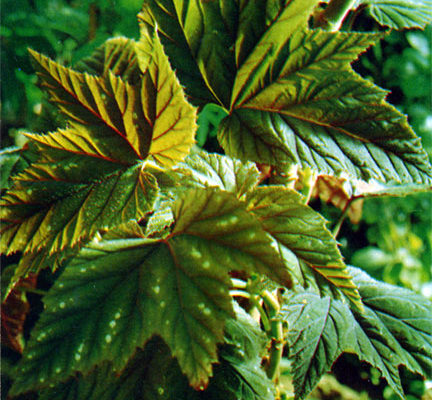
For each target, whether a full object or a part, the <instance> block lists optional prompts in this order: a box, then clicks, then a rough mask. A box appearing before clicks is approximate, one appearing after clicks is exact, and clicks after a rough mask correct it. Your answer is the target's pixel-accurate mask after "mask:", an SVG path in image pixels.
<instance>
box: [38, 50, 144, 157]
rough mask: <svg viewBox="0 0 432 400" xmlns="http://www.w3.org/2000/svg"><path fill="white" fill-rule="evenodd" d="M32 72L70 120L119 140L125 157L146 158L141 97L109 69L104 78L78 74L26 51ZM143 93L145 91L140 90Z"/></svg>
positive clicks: (134, 88) (132, 87)
mask: <svg viewBox="0 0 432 400" xmlns="http://www.w3.org/2000/svg"><path fill="white" fill-rule="evenodd" d="M30 55H31V56H32V59H33V61H34V65H35V68H36V72H37V74H38V77H39V79H40V80H41V85H42V87H45V88H46V89H47V91H48V92H49V94H50V96H51V100H52V101H53V102H54V103H55V104H56V105H57V106H58V108H59V109H60V110H61V111H62V112H63V113H64V114H65V115H66V116H67V117H68V118H70V119H71V120H72V121H76V122H78V123H79V124H82V125H85V126H87V125H89V126H91V127H98V128H99V130H100V131H102V132H103V134H104V135H105V136H108V138H110V139H111V138H112V137H115V138H116V140H117V141H118V142H119V146H120V147H119V150H118V152H119V154H121V155H122V156H123V158H124V159H127V160H134V159H135V160H136V159H144V158H146V156H147V154H148V150H149V146H150V141H151V138H152V132H151V126H150V124H149V123H148V122H147V121H148V120H149V119H150V115H148V107H149V106H150V104H146V103H147V102H146V101H145V98H144V99H142V103H143V104H142V106H141V104H140V101H139V98H140V97H141V98H142V97H143V94H142V93H140V92H139V90H138V87H136V86H131V85H130V84H128V83H126V82H124V81H123V80H122V79H121V78H120V77H118V76H116V75H114V74H113V73H112V72H111V71H110V70H108V74H107V75H106V76H105V77H97V76H92V75H88V74H86V73H79V72H76V71H74V70H72V69H69V68H66V67H64V66H62V65H60V64H58V63H56V62H54V61H52V60H50V59H49V58H47V57H45V56H43V55H41V54H39V53H37V52H35V51H32V50H30ZM144 94H145V93H144Z"/></svg>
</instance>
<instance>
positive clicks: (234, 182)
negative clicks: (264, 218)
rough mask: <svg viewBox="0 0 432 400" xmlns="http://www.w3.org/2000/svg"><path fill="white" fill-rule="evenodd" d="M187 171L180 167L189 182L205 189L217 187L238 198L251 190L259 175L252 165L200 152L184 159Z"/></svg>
mask: <svg viewBox="0 0 432 400" xmlns="http://www.w3.org/2000/svg"><path fill="white" fill-rule="evenodd" d="M184 164H186V166H187V169H183V168H182V166H180V170H181V171H182V172H184V173H185V174H186V175H187V176H189V177H190V178H191V180H193V181H195V182H196V183H197V184H200V185H203V186H205V187H206V186H207V187H218V188H220V189H222V190H226V191H227V192H231V193H235V194H236V195H237V196H238V197H239V198H240V197H242V196H243V195H244V194H245V193H246V192H248V191H249V190H251V189H253V188H254V187H255V186H256V185H257V184H258V182H259V179H260V173H259V171H258V169H257V168H256V166H255V165H254V164H253V163H250V162H247V163H242V162H240V161H239V160H236V159H233V158H231V157H228V156H223V155H220V154H210V153H207V152H205V151H200V152H199V153H197V154H193V155H191V156H189V157H187V158H186V159H185V162H184Z"/></svg>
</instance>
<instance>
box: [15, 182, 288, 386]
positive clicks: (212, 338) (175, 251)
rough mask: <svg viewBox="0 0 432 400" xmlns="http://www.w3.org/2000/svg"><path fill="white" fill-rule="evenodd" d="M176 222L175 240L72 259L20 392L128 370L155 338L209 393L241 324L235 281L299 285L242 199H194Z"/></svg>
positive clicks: (34, 342) (29, 356)
mask: <svg viewBox="0 0 432 400" xmlns="http://www.w3.org/2000/svg"><path fill="white" fill-rule="evenodd" d="M173 214H174V220H175V225H174V227H173V230H172V233H171V235H170V236H168V237H167V238H166V239H163V240H160V241H158V240H149V239H142V238H137V239H118V240H111V241H106V242H100V243H93V244H91V245H90V246H89V247H87V248H84V249H83V250H82V251H81V253H80V254H79V256H78V257H76V258H75V259H73V260H72V262H71V263H70V264H69V265H68V266H67V268H66V269H65V271H64V273H63V274H62V275H61V277H60V278H59V280H58V281H57V282H56V284H55V285H54V287H53V288H52V289H51V291H50V293H49V294H48V295H47V296H46V297H45V304H46V311H45V312H44V313H43V314H42V316H41V319H40V320H39V322H38V324H37V326H36V327H35V329H34V330H33V333H32V339H31V340H30V342H29V344H28V346H27V347H26V351H25V355H24V360H23V361H22V363H21V367H20V372H19V378H18V379H17V380H16V383H15V386H14V388H15V389H14V390H15V392H16V393H17V392H23V391H26V390H29V389H31V388H37V387H43V386H44V382H48V381H53V380H54V381H61V380H64V379H65V378H67V377H68V376H70V375H72V374H73V372H74V371H81V372H84V373H85V372H88V371H90V369H91V368H92V367H93V366H94V365H95V364H98V363H101V362H102V361H106V360H108V361H111V362H112V363H113V365H114V368H115V369H117V370H119V369H122V368H123V367H124V365H125V364H126V363H127V361H128V360H129V359H130V357H131V356H132V355H133V353H134V351H135V348H136V347H143V346H144V344H145V343H146V341H147V340H148V339H150V337H151V336H152V335H154V334H159V335H160V336H161V337H162V338H163V339H164V340H165V341H166V343H167V344H168V346H169V347H170V349H171V353H172V354H173V356H175V357H176V358H177V359H178V362H179V364H180V367H181V369H182V371H183V372H184V373H185V374H186V375H187V377H188V378H189V382H190V384H191V385H192V386H193V387H195V388H199V387H201V386H206V385H207V382H208V379H209V377H210V376H211V374H212V363H214V362H215V361H217V351H216V350H217V348H216V346H217V344H218V343H220V342H221V341H222V339H223V330H224V326H225V320H226V319H227V318H228V317H229V316H231V315H233V311H232V305H231V297H230V295H229V288H230V285H231V281H230V279H229V275H228V272H230V271H231V270H239V271H245V272H248V273H252V272H259V273H265V274H267V275H268V276H270V277H272V278H273V279H275V280H278V281H279V282H280V283H281V284H285V285H289V284H290V276H289V275H288V272H287V270H286V269H285V266H284V264H283V263H282V260H281V259H280V257H279V254H278V253H277V252H276V251H275V250H274V249H273V248H272V247H271V238H270V237H269V236H268V235H267V234H266V233H265V232H264V231H263V230H262V228H261V226H260V223H259V222H258V221H257V220H256V219H255V218H254V217H253V216H252V215H250V214H248V213H247V212H246V209H245V206H244V204H243V203H241V202H239V201H238V200H237V199H236V198H235V197H234V196H233V195H231V194H229V193H225V192H220V191H217V190H203V189H201V190H200V189H194V190H190V191H188V192H186V193H185V194H184V196H183V197H181V198H180V199H179V200H178V201H177V202H176V203H174V205H173ZM71 330H73V332H74V335H72V336H71V335H70V332H71ZM53 345H55V346H56V347H57V346H58V348H57V351H56V352H55V353H52V351H51V349H52V346H53Z"/></svg>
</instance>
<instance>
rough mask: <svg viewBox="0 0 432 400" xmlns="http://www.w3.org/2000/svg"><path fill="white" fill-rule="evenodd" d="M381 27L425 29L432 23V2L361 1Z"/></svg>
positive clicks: (420, 0)
mask: <svg viewBox="0 0 432 400" xmlns="http://www.w3.org/2000/svg"><path fill="white" fill-rule="evenodd" d="M358 3H359V4H364V5H366V6H367V9H368V10H369V12H370V14H371V15H372V17H373V18H375V20H376V21H378V22H379V23H380V24H381V25H385V26H388V27H390V28H394V29H404V28H424V27H425V25H426V24H428V23H430V22H431V21H432V1H431V0H359V1H358Z"/></svg>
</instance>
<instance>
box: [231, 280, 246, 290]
mask: <svg viewBox="0 0 432 400" xmlns="http://www.w3.org/2000/svg"><path fill="white" fill-rule="evenodd" d="M231 285H232V287H234V288H236V289H246V287H247V282H245V281H244V280H242V279H237V278H231Z"/></svg>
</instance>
